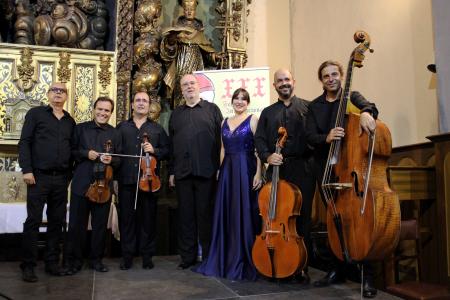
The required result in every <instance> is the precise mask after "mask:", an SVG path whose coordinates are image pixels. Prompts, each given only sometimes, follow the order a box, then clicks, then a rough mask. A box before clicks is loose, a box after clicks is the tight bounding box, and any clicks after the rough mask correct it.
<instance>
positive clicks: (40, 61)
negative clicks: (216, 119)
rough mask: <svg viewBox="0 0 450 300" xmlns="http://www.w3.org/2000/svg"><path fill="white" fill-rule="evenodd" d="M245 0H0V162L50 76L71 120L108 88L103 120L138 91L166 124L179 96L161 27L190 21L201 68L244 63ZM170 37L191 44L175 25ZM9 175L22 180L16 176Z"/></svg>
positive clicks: (10, 157)
mask: <svg viewBox="0 0 450 300" xmlns="http://www.w3.org/2000/svg"><path fill="white" fill-rule="evenodd" d="M250 3H251V0H217V1H206V0H165V1H162V0H117V1H112V0H4V1H1V3H0V91H1V92H0V172H2V171H14V170H15V166H16V163H17V142H18V139H19V137H20V132H21V129H22V124H23V121H24V117H25V114H26V112H27V111H28V110H29V109H30V108H31V107H33V106H37V105H45V104H46V103H47V99H46V93H47V90H48V87H49V85H50V84H51V82H52V81H61V82H65V83H66V84H67V86H68V90H69V91H68V101H67V102H66V110H67V111H69V112H70V114H71V115H72V116H73V117H74V118H75V120H76V121H77V122H82V121H86V120H90V119H91V118H92V105H93V103H94V100H95V99H96V98H97V97H98V96H109V97H111V98H112V99H113V100H115V102H116V109H115V110H114V115H113V116H112V118H111V121H110V123H111V124H113V125H115V124H116V123H118V122H119V121H122V120H125V119H127V118H128V117H129V114H130V98H131V96H132V93H134V92H136V91H146V92H147V93H148V94H149V95H150V98H151V100H152V102H153V103H152V106H151V110H152V115H151V117H152V118H155V119H156V120H159V122H160V123H161V124H162V125H163V127H166V126H167V123H168V117H169V116H170V111H171V109H172V108H173V107H174V106H176V105H177V103H176V102H174V101H173V99H172V98H171V95H170V89H168V87H167V84H166V83H165V81H164V78H165V77H166V76H167V73H168V71H169V68H170V65H171V61H169V60H165V59H164V58H163V55H162V47H161V43H162V40H163V38H164V32H166V31H167V30H168V29H169V28H173V27H176V26H177V21H178V20H179V19H181V20H182V23H180V24H182V25H183V26H187V27H189V26H191V27H192V29H190V30H193V31H191V34H193V33H195V35H196V37H195V39H193V40H192V41H194V40H195V41H197V43H198V44H199V45H200V47H201V48H207V47H204V46H203V44H208V45H209V46H208V47H209V49H210V54H211V55H210V56H211V57H209V58H211V60H209V58H208V59H207V60H208V61H206V58H205V65H204V68H209V69H218V68H242V67H244V66H245V63H246V53H245V49H246V43H247V37H246V33H247V28H246V26H247V25H246V24H247V23H246V18H247V16H248V14H249V9H248V6H249V4H250ZM180 24H179V25H180ZM200 25H201V26H200ZM177 30H178V29H177ZM200 35H202V37H201V39H199V36H200ZM173 37H174V38H175V39H177V40H182V39H185V41H187V43H188V44H191V41H189V37H188V36H184V37H183V38H182V34H181V31H175V34H174V35H173ZM104 50H106V51H104ZM196 68H199V67H196ZM178 75H180V74H178ZM8 173H9V172H8ZM3 175H5V174H3ZM6 175H8V176H6V177H5V176H3V177H5V178H6V179H5V180H7V181H8V182H5V184H4V185H6V186H8V184H9V185H11V186H15V183H14V180H13V179H12V177H11V176H12V174H6ZM2 180H3V179H2ZM15 180H16V182H20V183H22V180H21V178H19V176H17V177H15ZM12 189H13V188H11V191H10V192H11V193H12ZM15 195H16V194H15ZM20 195H24V193H21V192H20V191H19V192H18V193H17V197H18V199H20V197H21V196H20ZM13 196H14V195H13ZM8 199H9V198H8Z"/></svg>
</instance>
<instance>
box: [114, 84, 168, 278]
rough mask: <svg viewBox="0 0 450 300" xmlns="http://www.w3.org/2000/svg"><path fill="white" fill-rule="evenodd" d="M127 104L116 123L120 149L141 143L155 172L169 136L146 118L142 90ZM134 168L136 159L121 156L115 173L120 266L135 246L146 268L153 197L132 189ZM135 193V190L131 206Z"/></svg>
mask: <svg viewBox="0 0 450 300" xmlns="http://www.w3.org/2000/svg"><path fill="white" fill-rule="evenodd" d="M131 108H132V110H133V113H132V117H131V118H130V119H129V120H126V121H123V122H121V123H120V124H119V125H118V126H117V130H118V131H119V132H120V133H121V135H122V153H123V154H127V155H140V154H141V147H142V150H143V152H144V153H149V154H150V155H151V156H152V157H153V158H156V160H157V161H158V165H157V167H156V170H155V172H156V174H157V175H159V162H160V161H161V160H163V159H165V158H166V157H167V155H168V153H169V138H168V137H167V134H166V132H165V131H164V129H163V128H162V127H161V125H159V124H158V123H156V122H154V121H152V120H151V119H150V118H149V110H150V98H149V96H148V94H147V93H146V92H138V93H136V94H135V95H134V98H133V102H132V103H131ZM144 134H147V136H148V141H146V142H144V139H143V136H144ZM138 168H139V160H138V159H136V158H128V157H124V158H122V159H121V164H120V169H119V174H118V182H119V226H120V243H121V246H122V261H121V263H120V269H121V270H128V269H130V268H131V267H132V265H133V256H134V254H135V252H136V247H137V246H139V254H140V255H141V256H142V268H143V269H145V270H150V269H153V267H154V265H153V261H152V256H153V255H154V254H155V251H156V207H157V206H156V205H157V197H156V194H155V193H153V192H152V191H148V192H146V191H143V190H140V189H139V190H138V191H137V190H136V184H137V181H138V180H139V178H138V177H137V175H138ZM141 175H142V171H141ZM136 193H138V194H137V204H136V205H137V206H136V208H135V199H136Z"/></svg>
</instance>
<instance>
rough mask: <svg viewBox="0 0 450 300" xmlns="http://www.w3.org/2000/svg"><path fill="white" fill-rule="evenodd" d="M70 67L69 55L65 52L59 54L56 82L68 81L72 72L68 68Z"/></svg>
mask: <svg viewBox="0 0 450 300" xmlns="http://www.w3.org/2000/svg"><path fill="white" fill-rule="evenodd" d="M69 65H70V54H69V53H67V52H66V51H62V52H59V68H58V71H57V74H58V80H59V81H60V82H64V83H65V82H68V81H70V75H71V74H72V70H71V69H70V68H69Z"/></svg>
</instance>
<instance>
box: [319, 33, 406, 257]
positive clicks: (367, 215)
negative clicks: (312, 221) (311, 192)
mask: <svg viewBox="0 0 450 300" xmlns="http://www.w3.org/2000/svg"><path fill="white" fill-rule="evenodd" d="M354 40H355V42H356V43H359V45H358V46H357V47H356V48H355V49H354V50H353V52H352V54H351V56H350V60H349V63H348V68H347V75H346V78H345V88H344V89H343V90H342V91H341V94H340V103H339V110H338V115H337V118H336V124H335V127H342V128H344V129H345V137H344V138H343V139H341V140H334V141H332V143H331V145H330V151H329V154H328V160H327V163H326V167H325V172H324V177H323V180H322V185H321V187H322V190H323V193H324V196H325V200H326V202H327V228H328V239H329V243H330V247H331V250H332V251H333V253H334V254H335V255H336V257H337V258H339V259H340V260H342V261H345V262H347V263H351V262H363V261H370V260H382V259H383V258H384V257H386V256H387V255H388V254H389V253H392V251H394V249H395V247H396V245H397V243H398V240H399V234H400V203H399V200H398V196H397V194H396V193H395V192H394V191H392V190H391V189H390V187H389V185H388V182H387V178H386V168H387V160H388V158H389V156H390V155H391V151H392V139H391V134H390V132H389V129H388V128H387V126H386V125H385V124H384V123H382V122H381V121H380V120H376V129H375V131H374V132H372V133H370V134H367V133H365V132H363V134H361V135H360V133H359V130H360V125H359V124H360V116H359V115H358V114H354V113H348V115H347V113H346V112H347V110H348V107H347V106H348V104H349V100H350V88H351V81H352V75H353V68H354V67H355V66H356V67H359V68H360V67H362V61H363V60H364V52H365V51H367V50H370V52H373V50H372V49H370V37H369V35H368V34H367V33H366V32H364V31H358V32H356V33H355V35H354Z"/></svg>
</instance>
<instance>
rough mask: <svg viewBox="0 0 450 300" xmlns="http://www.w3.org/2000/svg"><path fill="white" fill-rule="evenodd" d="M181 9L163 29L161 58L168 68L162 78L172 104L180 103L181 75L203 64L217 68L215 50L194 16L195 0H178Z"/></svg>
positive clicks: (201, 25) (203, 65)
mask: <svg viewBox="0 0 450 300" xmlns="http://www.w3.org/2000/svg"><path fill="white" fill-rule="evenodd" d="M178 3H179V4H180V5H181V6H182V8H183V15H182V16H180V17H179V18H178V19H177V21H176V23H175V25H174V26H173V27H169V28H166V29H165V30H163V32H162V41H161V58H162V59H163V60H164V61H165V62H166V63H167V65H168V69H167V73H166V75H165V77H164V83H165V84H166V86H167V88H168V91H167V95H168V97H172V99H173V103H172V105H173V107H176V106H178V105H180V104H182V103H183V100H182V99H183V97H182V95H181V89H180V85H179V81H180V78H181V77H182V76H183V75H185V74H189V73H192V72H193V71H197V70H203V69H205V66H212V67H214V68H215V67H216V53H215V50H214V48H213V47H212V45H211V42H210V41H209V40H208V39H207V38H206V36H205V33H204V27H203V22H202V21H201V20H199V19H197V18H195V13H196V8H197V4H198V2H197V0H179V1H178Z"/></svg>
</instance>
